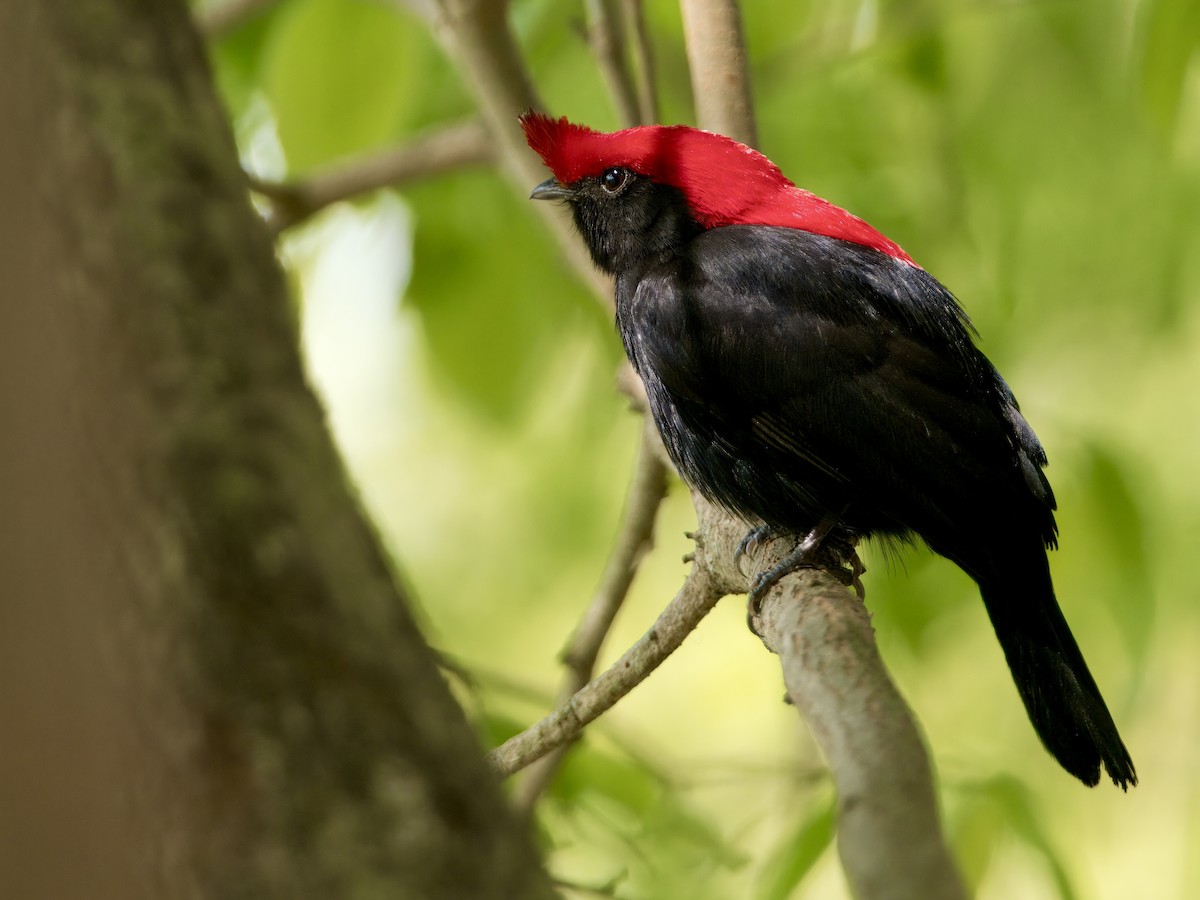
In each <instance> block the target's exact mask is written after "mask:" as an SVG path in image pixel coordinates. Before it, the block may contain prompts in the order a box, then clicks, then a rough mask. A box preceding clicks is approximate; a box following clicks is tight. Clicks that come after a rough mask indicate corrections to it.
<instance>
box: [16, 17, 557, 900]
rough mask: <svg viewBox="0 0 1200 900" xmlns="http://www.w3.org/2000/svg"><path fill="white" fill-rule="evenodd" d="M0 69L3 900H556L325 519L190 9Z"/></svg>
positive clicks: (342, 495) (417, 646)
mask: <svg viewBox="0 0 1200 900" xmlns="http://www.w3.org/2000/svg"><path fill="white" fill-rule="evenodd" d="M0 59H3V60H4V61H5V64H4V76H5V77H4V78H3V79H0V110H2V111H3V118H4V121H5V129H4V130H5V132H6V135H5V137H4V139H3V140H2V141H0V154H2V156H0V197H2V198H3V200H2V202H0V253H2V254H3V259H2V262H0V272H3V273H4V283H5V288H6V290H5V292H4V295H3V296H2V297H0V423H2V427H3V434H2V436H0V510H2V511H3V512H2V519H0V521H2V522H3V524H4V531H3V534H0V723H2V724H0V729H2V733H3V738H2V739H0V811H2V812H0V896H3V897H21V898H41V897H46V898H56V900H57V898H63V897H88V898H108V897H112V898H121V900H131V898H139V897H146V898H151V897H153V898H163V897H255V898H259V897H320V898H333V897H338V898H341V897H381V896H387V897H389V898H407V897H412V898H441V897H447V898H449V897H453V898H465V897H470V898H491V897H495V898H506V900H507V898H538V897H548V896H551V895H552V892H551V889H550V887H549V883H548V880H547V879H546V877H545V875H544V874H543V873H542V871H541V869H540V864H539V862H538V860H537V856H536V853H535V851H534V850H533V848H532V844H531V841H530V840H529V836H528V835H527V834H526V833H525V832H524V831H523V829H522V827H521V826H520V825H518V824H517V823H516V821H515V817H514V816H513V815H512V814H511V813H510V811H509V810H508V808H507V807H506V805H505V804H504V802H503V799H502V797H501V794H500V792H499V789H498V787H497V785H496V783H495V780H494V778H493V777H492V775H491V773H490V772H489V771H488V770H487V769H486V768H485V766H484V764H483V761H482V756H481V753H480V751H479V747H478V746H477V742H476V740H475V738H474V736H473V734H472V733H471V731H470V729H469V727H468V725H467V723H466V721H465V720H464V717H463V715H462V712H461V710H460V709H459V708H458V706H457V705H456V704H455V702H454V700H453V698H452V697H451V695H450V692H449V691H448V689H447V687H446V685H445V684H444V682H443V681H442V679H441V677H440V675H439V673H438V671H437V669H436V666H435V663H434V660H433V657H432V654H431V653H430V652H429V650H428V648H427V647H426V646H425V645H424V643H423V642H422V640H421V637H420V635H419V634H418V632H417V630H416V628H415V627H414V624H413V621H412V618H411V616H410V614H409V611H408V609H407V607H406V604H405V602H404V598H403V596H402V595H401V594H400V592H399V590H398V588H397V587H396V584H395V581H394V579H393V577H392V572H391V571H390V570H389V564H388V562H387V560H386V558H385V556H384V554H383V553H382V551H381V549H380V546H379V542H378V540H377V538H376V536H375V534H374V533H373V531H372V530H371V528H370V527H369V525H367V524H366V523H365V521H364V519H363V516H362V514H361V511H360V510H359V508H358V506H357V505H356V503H355V501H354V499H353V498H352V495H351V493H350V492H349V490H348V488H347V482H346V477H345V473H344V472H343V469H342V466H341V463H340V461H339V459H338V456H337V454H336V452H335V450H334V448H333V446H332V443H331V440H330V438H329V435H328V432H327V430H326V427H325V422H324V418H323V413H322V411H321V409H320V407H319V405H318V403H317V401H316V400H315V399H314V397H313V395H312V393H311V391H310V390H309V388H308V386H307V384H306V382H305V377H304V373H303V370H302V367H301V362H300V358H299V355H298V350H297V341H296V334H295V323H294V321H293V319H292V316H291V311H290V306H289V300H288V296H287V293H286V289H285V284H284V280H283V278H282V276H281V273H280V272H279V270H278V268H277V266H276V263H275V259H274V255H273V248H272V246H271V244H270V242H269V240H268V238H267V235H266V232H265V230H264V228H263V226H262V224H261V223H260V222H259V221H258V219H257V218H256V217H255V215H254V214H253V211H252V210H251V208H250V206H249V203H248V199H247V195H246V191H245V187H244V183H243V177H242V174H241V172H240V169H239V168H238V164H237V157H236V151H235V149H234V146H233V142H232V140H231V138H230V134H229V129H228V125H227V123H226V121H225V117H224V114H223V112H222V110H221V108H220V106H219V104H218V102H217V101H216V99H215V97H214V94H213V91H212V87H211V83H210V77H209V72H208V68H207V64H206V61H205V59H204V55H203V51H202V48H201V46H200V44H199V42H198V40H197V38H196V37H195V35H194V33H193V30H192V27H191V24H190V21H189V19H188V14H187V10H186V7H185V5H184V4H183V3H182V2H181V0H46V2H43V3H40V4H39V3H28V4H24V3H21V4H17V3H13V4H4V7H3V9H2V10H0Z"/></svg>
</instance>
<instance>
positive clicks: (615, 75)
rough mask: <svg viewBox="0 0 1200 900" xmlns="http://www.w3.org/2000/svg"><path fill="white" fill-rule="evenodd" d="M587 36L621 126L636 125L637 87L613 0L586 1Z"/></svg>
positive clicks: (637, 118)
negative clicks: (630, 69) (630, 68)
mask: <svg viewBox="0 0 1200 900" xmlns="http://www.w3.org/2000/svg"><path fill="white" fill-rule="evenodd" d="M585 7H586V10H587V38H588V44H590V45H591V48H592V53H593V55H595V57H596V65H597V66H598V67H599V69H600V75H601V77H602V78H603V79H604V83H605V84H606V85H608V93H609V96H610V97H612V101H613V105H614V106H616V108H617V117H618V118H619V119H620V120H621V123H622V124H623V125H626V126H628V125H638V124H643V123H641V122H639V110H638V98H637V89H636V88H635V87H634V84H633V75H632V74H631V73H630V71H629V63H628V61H627V59H626V56H625V41H624V37H623V33H622V29H621V27H620V13H619V11H618V9H617V6H616V0H587V3H586V4H585Z"/></svg>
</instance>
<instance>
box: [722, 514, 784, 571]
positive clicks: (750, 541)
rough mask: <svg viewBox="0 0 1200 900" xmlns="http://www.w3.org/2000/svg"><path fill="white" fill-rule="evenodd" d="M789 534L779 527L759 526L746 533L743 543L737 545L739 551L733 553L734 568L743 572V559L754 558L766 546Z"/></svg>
mask: <svg viewBox="0 0 1200 900" xmlns="http://www.w3.org/2000/svg"><path fill="white" fill-rule="evenodd" d="M787 533H788V532H787V531H786V530H785V529H782V528H780V527H779V526H777V525H766V524H764V525H759V526H757V527H755V528H751V529H750V530H749V531H747V532H746V536H745V537H744V538H742V542H741V543H740V544H738V545H737V549H736V550H734V551H733V566H734V568H735V569H737V570H738V572H742V559H743V558H745V557H747V556H754V555H756V554H757V553H758V551H759V550H761V549H762V547H763V545H764V544H767V543H770V542H771V541H773V540H775V538H777V537H781V536H783V535H785V534H787Z"/></svg>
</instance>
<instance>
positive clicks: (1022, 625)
mask: <svg viewBox="0 0 1200 900" xmlns="http://www.w3.org/2000/svg"><path fill="white" fill-rule="evenodd" d="M989 568H990V570H991V571H990V573H988V574H986V575H984V577H977V580H978V581H979V590H980V593H981V594H982V595H983V602H984V605H985V606H986V607H987V611H988V616H989V617H990V618H991V620H992V626H993V627H994V628H995V629H996V637H997V638H999V640H1000V646H1001V647H1003V648H1004V656H1005V658H1006V659H1007V660H1008V667H1009V669H1011V670H1012V676H1013V680H1014V681H1015V682H1016V683H1017V692H1018V693H1019V694H1020V695H1021V700H1022V701H1023V702H1024V704H1025V709H1026V711H1027V712H1028V713H1029V719H1030V721H1031V722H1032V723H1033V727H1034V730H1035V731H1037V733H1038V737H1040V738H1041V739H1042V743H1043V744H1044V745H1045V746H1046V749H1047V750H1049V751H1050V753H1051V755H1053V756H1054V758H1055V759H1057V760H1058V761H1059V763H1061V764H1062V767H1063V768H1064V769H1066V770H1067V771H1068V772H1070V773H1071V774H1072V775H1074V776H1075V777H1076V778H1078V779H1079V780H1080V781H1082V782H1083V783H1084V784H1086V785H1088V786H1094V785H1095V784H1097V783H1098V782H1099V781H1100V765H1101V763H1103V764H1104V768H1105V770H1106V771H1107V772H1108V775H1109V777H1110V778H1112V780H1113V783H1114V784H1116V785H1118V786H1119V787H1120V788H1121V789H1122V790H1125V789H1127V788H1128V787H1129V786H1130V785H1136V784H1137V773H1136V772H1135V771H1134V768H1133V760H1132V759H1130V757H1129V751H1128V750H1126V749H1125V744H1124V743H1123V742H1122V741H1121V735H1120V734H1118V733H1117V726H1116V725H1115V724H1114V723H1113V719H1112V715H1111V714H1110V713H1109V711H1108V707H1107V706H1106V705H1105V703H1104V698H1103V697H1101V696H1100V689H1099V688H1098V687H1096V681H1095V679H1093V678H1092V673H1091V672H1089V671H1088V667H1087V663H1085V662H1084V661H1083V654H1082V653H1080V651H1079V645H1078V644H1076V643H1075V638H1074V636H1073V635H1072V634H1071V629H1070V628H1069V627H1068V626H1067V620H1066V619H1065V618H1063V614H1062V610H1061V609H1059V607H1058V600H1057V599H1056V598H1055V596H1054V586H1053V584H1052V583H1051V581H1050V568H1049V565H1048V563H1047V561H1046V552H1045V550H1044V549H1043V548H1042V547H1041V546H1040V545H1035V546H1032V547H1029V548H1027V549H1026V550H1025V552H1023V553H1019V554H1017V555H1016V556H1015V558H1014V557H1013V556H1010V557H1008V558H1006V559H1003V560H999V561H998V563H997V564H996V565H994V566H990V567H989Z"/></svg>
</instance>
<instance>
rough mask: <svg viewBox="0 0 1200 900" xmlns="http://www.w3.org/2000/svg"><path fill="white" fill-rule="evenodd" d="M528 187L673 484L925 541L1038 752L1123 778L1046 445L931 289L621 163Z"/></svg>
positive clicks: (749, 505) (882, 258)
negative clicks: (971, 609)
mask: <svg viewBox="0 0 1200 900" xmlns="http://www.w3.org/2000/svg"><path fill="white" fill-rule="evenodd" d="M572 127H574V126H572ZM634 131H637V130H634ZM631 133H632V132H631ZM622 134H623V133H622ZM601 137H610V136H601ZM614 137H615V136H614ZM721 140H727V139H721ZM534 196H535V197H546V198H561V199H565V200H567V201H568V202H569V204H570V206H571V209H572V211H573V214H574V218H575V222H576V225H577V226H578V228H579V230H580V232H581V234H582V235H583V238H584V240H585V241H586V243H587V245H588V247H589V248H590V250H591V252H592V255H593V258H594V259H595V261H596V262H597V264H598V265H599V266H601V267H602V268H604V269H605V270H607V271H609V272H611V273H613V274H614V275H615V276H616V302H617V306H616V319H617V325H618V328H619V330H620V333H621V337H622V340H623V341H624V344H625V350H626V352H627V353H628V355H629V359H630V360H631V362H632V363H633V366H634V368H635V369H636V370H637V372H638V374H639V375H640V376H641V378H642V380H643V381H644V382H645V385H646V390H647V394H648V396H649V400H650V406H651V410H652V412H653V415H654V420H655V422H656V423H657V425H658V428H659V430H660V432H661V434H662V437H663V441H664V443H665V444H666V447H667V450H668V452H669V453H670V455H671V458H672V460H673V461H674V462H675V464H676V465H677V466H678V468H679V471H680V473H681V474H682V475H683V477H684V478H685V479H686V480H687V481H688V482H689V483H690V484H692V485H693V486H694V487H695V488H696V489H698V490H699V491H700V492H701V493H703V494H704V495H705V496H707V497H708V498H710V499H711V500H713V501H714V502H716V503H719V504H720V505H722V506H724V507H725V508H727V509H728V510H730V511H731V512H733V513H735V514H737V515H739V516H741V517H742V518H744V519H745V520H746V521H747V522H748V523H750V524H756V523H758V522H760V521H761V522H763V523H766V524H767V525H768V526H772V527H774V528H775V529H778V530H783V531H786V532H791V533H794V534H795V535H797V536H798V537H799V536H803V535H805V534H807V533H809V532H810V530H812V529H813V528H814V527H816V526H817V525H819V524H821V523H823V522H825V523H830V524H831V525H832V529H831V533H830V536H831V537H835V538H837V537H840V538H845V539H857V538H864V537H871V536H881V537H891V538H897V539H911V538H913V537H914V536H916V537H919V538H921V539H923V540H924V541H925V542H926V543H927V544H928V545H929V546H930V547H931V548H932V549H933V550H934V551H935V552H937V553H939V554H941V555H942V556H945V557H946V558H948V559H950V560H952V561H953V562H955V563H956V564H957V565H959V566H960V567H961V568H962V569H963V570H964V571H966V572H967V573H968V574H969V575H970V576H971V577H972V578H973V579H974V580H975V581H976V582H977V583H978V585H979V588H980V592H981V594H982V596H983V600H984V603H985V605H986V607H987V611H988V615H989V616H990V618H991V621H992V624H993V626H994V628H995V631H996V636H997V638H998V639H999V641H1000V644H1001V646H1002V647H1003V649H1004V654H1005V657H1006V659H1007V661H1008V664H1009V667H1010V668H1011V670H1012V674H1013V678H1014V680H1015V682H1016V685H1017V689H1018V692H1019V693H1020V696H1021V699H1022V701H1023V702H1024V704H1025V707H1026V710H1027V711H1028V713H1029V717H1030V719H1031V721H1032V722H1033V725H1034V728H1035V729H1036V731H1037V733H1038V735H1039V736H1040V737H1041V739H1042V741H1043V743H1044V744H1045V746H1046V747H1047V749H1049V751H1050V752H1051V753H1052V754H1053V755H1054V756H1055V757H1056V758H1057V759H1058V760H1059V762H1060V763H1061V764H1062V765H1063V767H1064V768H1066V769H1067V771H1069V772H1070V773H1071V774H1073V775H1075V776H1076V777H1077V778H1079V779H1080V780H1081V781H1083V782H1084V783H1086V784H1089V785H1094V784H1096V783H1097V782H1098V781H1099V775H1100V767H1101V765H1103V766H1104V768H1105V769H1106V770H1107V772H1108V774H1109V776H1110V777H1111V778H1112V779H1113V781H1114V782H1115V783H1116V784H1118V785H1120V786H1121V787H1126V786H1128V785H1131V784H1136V783H1137V777H1136V774H1135V772H1134V767H1133V763H1132V761H1131V760H1130V757H1129V754H1128V752H1127V751H1126V749H1125V746H1124V744H1123V743H1122V741H1121V738H1120V736H1119V734H1118V733H1117V729H1116V726H1115V725H1114V723H1113V720H1112V717H1111V715H1110V714H1109V712H1108V709H1107V708H1106V706H1105V703H1104V700H1103V698H1102V697H1101V695H1100V692H1099V690H1098V688H1097V686H1096V683H1095V681H1094V680H1093V678H1092V676H1091V674H1090V673H1089V671H1088V668H1087V665H1086V663H1085V662H1084V660H1083V657H1082V655H1081V653H1080V651H1079V647H1078V646H1077V644H1076V642H1075V640H1074V638H1073V637H1072V635H1071V632H1070V629H1069V628H1068V626H1067V623H1066V621H1065V620H1064V618H1063V615H1062V613H1061V611H1060V609H1059V606H1058V602H1057V600H1056V599H1055V595H1054V588H1053V585H1052V583H1051V579H1050V572H1049V567H1048V563H1047V557H1046V549H1047V548H1048V547H1052V546H1054V545H1055V543H1056V535H1057V528H1056V525H1055V520H1054V509H1055V500H1054V494H1053V492H1052V490H1051V488H1050V484H1049V482H1048V481H1047V479H1046V477H1045V475H1044V474H1043V472H1042V468H1043V467H1044V466H1045V464H1046V455H1045V452H1044V451H1043V449H1042V446H1041V444H1040V443H1039V441H1038V439H1037V437H1036V436H1035V435H1034V432H1033V430H1032V429H1031V428H1030V426H1029V424H1028V423H1027V422H1026V420H1025V419H1024V417H1023V416H1022V415H1021V412H1020V410H1019V408H1018V406H1017V402H1016V400H1015V399H1014V397H1013V394H1012V391H1011V390H1010V389H1009V387H1008V385H1007V384H1006V383H1005V382H1004V380H1003V379H1002V378H1001V377H1000V375H999V373H997V371H996V369H995V368H994V367H993V366H992V364H991V363H990V362H989V361H988V360H987V358H986V357H985V356H984V355H983V354H982V353H981V352H980V351H979V349H978V348H977V347H976V346H975V343H974V341H973V340H972V329H971V326H970V323H969V322H968V320H967V317H966V315H965V314H964V313H963V311H962V309H961V308H960V307H959V305H958V303H957V302H956V301H955V299H954V297H953V296H952V295H951V294H950V292H949V291H947V290H946V289H945V288H944V287H943V286H942V285H941V284H939V283H938V281H937V280H936V279H934V278H933V277H932V276H931V275H929V274H928V273H927V272H925V271H924V270H923V269H921V268H920V267H918V266H916V265H913V264H912V263H910V262H909V261H907V258H906V257H905V258H900V257H899V256H897V255H894V254H892V253H888V252H883V251H881V250H880V249H875V248H873V247H871V246H866V245H864V244H863V243H860V242H852V241H849V240H844V239H841V238H839V237H834V236H828V235H827V234H820V233H813V232H811V231H807V230H801V229H800V228H793V227H779V226H775V225H765V224H729V225H723V226H721V227H705V226H704V225H702V224H701V222H700V221H699V220H698V218H697V217H696V215H695V214H694V210H693V208H692V207H691V206H690V205H689V202H688V197H687V196H686V195H685V194H684V192H683V191H682V190H681V189H680V188H678V187H676V186H673V185H671V184H665V183H661V182H659V181H656V180H654V179H653V178H651V177H647V176H646V175H642V174H639V173H637V172H634V171H630V170H629V169H628V168H625V167H623V166H619V165H618V166H606V167H604V168H603V169H601V170H600V171H599V172H598V173H597V174H595V175H589V176H587V177H581V178H578V179H576V180H575V181H574V182H572V183H570V184H563V183H561V182H555V181H553V180H552V181H549V182H547V183H546V184H544V185H541V186H539V188H538V189H537V190H535V192H534ZM839 212H840V211H839ZM893 246H894V245H893Z"/></svg>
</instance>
